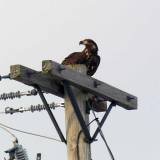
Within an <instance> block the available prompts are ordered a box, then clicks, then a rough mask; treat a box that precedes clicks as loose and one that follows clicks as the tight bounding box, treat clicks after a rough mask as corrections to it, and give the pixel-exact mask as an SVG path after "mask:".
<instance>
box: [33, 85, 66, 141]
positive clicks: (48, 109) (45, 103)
mask: <svg viewBox="0 0 160 160" xmlns="http://www.w3.org/2000/svg"><path fill="white" fill-rule="evenodd" d="M34 87H35V88H36V89H37V92H38V94H39V96H40V98H41V100H42V102H43V104H44V106H45V108H46V111H47V112H48V114H49V117H50V119H51V121H52V122H53V124H54V127H55V128H56V130H57V133H58V135H59V137H60V139H61V141H62V142H64V143H66V144H67V142H66V139H65V138H64V136H63V133H62V131H61V129H60V127H59V125H58V123H57V121H56V119H55V117H54V115H53V113H52V111H51V109H50V107H49V105H48V103H47V100H46V98H45V97H44V95H43V92H42V90H41V88H40V87H39V86H38V85H35V86H34Z"/></svg>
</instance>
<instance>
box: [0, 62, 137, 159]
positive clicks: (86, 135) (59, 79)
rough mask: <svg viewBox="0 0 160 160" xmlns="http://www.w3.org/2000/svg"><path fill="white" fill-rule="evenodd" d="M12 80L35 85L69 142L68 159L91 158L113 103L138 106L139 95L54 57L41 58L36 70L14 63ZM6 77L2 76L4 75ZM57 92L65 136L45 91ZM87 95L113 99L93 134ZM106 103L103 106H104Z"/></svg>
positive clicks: (53, 119)
mask: <svg viewBox="0 0 160 160" xmlns="http://www.w3.org/2000/svg"><path fill="white" fill-rule="evenodd" d="M9 75H10V79H13V80H16V81H19V82H22V83H24V84H26V85H29V86H32V87H35V88H36V89H37V91H38V93H39V95H40V97H41V100H42V101H43V104H44V106H45V108H46V109H47V112H48V114H49V116H50V118H51V120H52V122H53V124H54V126H55V129H56V130H57V133H58V134H59V137H60V139H61V141H62V142H64V143H65V144H67V157H68V160H90V158H91V157H90V145H89V144H90V143H92V142H93V141H95V139H96V137H97V135H98V134H99V132H100V129H101V128H102V126H103V125H104V122H105V120H106V118H107V117H108V114H109V113H110V111H111V109H112V107H113V106H115V105H118V106H120V107H122V108H124V109H127V110H135V109H137V97H136V96H134V95H131V94H130V93H127V92H125V91H122V90H120V89H118V88H116V87H113V86H111V85H109V84H107V83H105V82H102V81H100V80H98V79H95V78H93V77H89V76H87V75H86V67H85V66H83V65H70V66H64V65H61V64H59V63H57V62H54V61H51V60H44V61H42V70H41V71H40V72H39V71H35V70H33V69H30V68H28V67H25V66H22V65H12V66H11V68H10V74H9ZM2 78H3V77H2ZM42 91H43V92H47V93H51V94H54V95H56V96H58V97H61V98H64V100H65V123H66V139H65V137H64V136H63V134H62V132H61V129H60V127H59V126H58V123H57V121H56V119H55V117H54V115H53V113H52V112H51V111H50V108H49V105H48V104H47V101H46V99H45V97H44V95H43V92H42ZM88 96H97V97H100V98H102V99H104V100H107V101H109V102H110V105H109V107H108V108H107V109H105V110H103V109H101V108H99V105H98V107H97V108H96V110H97V112H99V111H102V110H103V112H105V113H104V116H103V118H102V119H101V121H100V122H99V126H98V127H97V129H96V130H95V133H94V134H93V136H91V135H90V131H89V127H88V124H89V115H88V114H87V113H86V100H87V99H88ZM102 106H103V105H102Z"/></svg>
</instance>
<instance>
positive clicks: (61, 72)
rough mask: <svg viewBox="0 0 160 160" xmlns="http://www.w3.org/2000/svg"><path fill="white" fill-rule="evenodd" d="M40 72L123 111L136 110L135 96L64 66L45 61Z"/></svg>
mask: <svg viewBox="0 0 160 160" xmlns="http://www.w3.org/2000/svg"><path fill="white" fill-rule="evenodd" d="M73 67H74V65H73ZM42 71H43V72H44V73H49V74H51V75H52V78H53V79H58V80H59V81H63V80H67V81H68V82H70V83H71V84H72V85H73V86H75V87H78V88H80V89H81V90H83V91H86V92H88V93H91V94H94V95H97V96H100V97H103V98H105V99H107V100H109V101H114V102H116V104H117V105H119V106H121V107H123V108H125V109H128V110H133V109H137V97H136V96H133V95H131V94H129V93H127V92H124V91H122V90H120V89H118V88H115V87H113V86H111V85H108V84H106V83H104V82H102V81H100V80H97V79H95V78H92V77H89V76H87V75H85V74H82V73H78V72H77V71H74V70H73V69H69V68H67V67H66V66H64V65H60V64H58V63H56V62H54V61H51V60H45V61H43V62H42Z"/></svg>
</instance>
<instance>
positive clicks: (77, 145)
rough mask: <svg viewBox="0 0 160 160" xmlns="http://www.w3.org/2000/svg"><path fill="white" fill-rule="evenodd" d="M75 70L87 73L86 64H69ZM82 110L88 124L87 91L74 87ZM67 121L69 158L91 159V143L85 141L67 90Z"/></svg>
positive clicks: (69, 159) (70, 159)
mask: <svg viewBox="0 0 160 160" xmlns="http://www.w3.org/2000/svg"><path fill="white" fill-rule="evenodd" d="M67 67H69V68H72V69H73V70H75V71H77V72H80V73H83V74H86V67H85V66H84V65H70V66H67ZM72 90H73V92H74V95H75V97H76V99H77V103H78V106H79V109H80V112H81V114H82V116H83V119H84V121H85V123H86V125H87V124H88V123H89V114H87V113H86V103H85V102H86V96H87V94H86V93H83V92H82V91H81V90H80V89H78V88H76V87H72ZM64 100H65V123H66V140H67V160H90V147H89V143H87V142H86V141H85V136H84V134H83V132H82V128H81V126H80V123H79V121H78V119H77V117H76V114H75V111H74V109H73V106H72V103H71V101H70V98H69V96H68V94H67V92H66V91H65V98H64Z"/></svg>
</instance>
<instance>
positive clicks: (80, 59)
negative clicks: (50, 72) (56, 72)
mask: <svg viewBox="0 0 160 160" xmlns="http://www.w3.org/2000/svg"><path fill="white" fill-rule="evenodd" d="M85 59H86V58H85V57H84V55H83V54H82V52H74V53H71V54H70V55H69V56H68V57H66V58H65V59H64V60H63V61H62V64H63V65H70V64H84V62H85Z"/></svg>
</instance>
